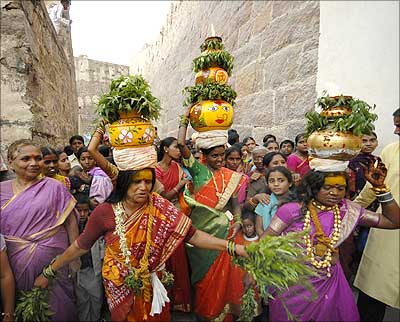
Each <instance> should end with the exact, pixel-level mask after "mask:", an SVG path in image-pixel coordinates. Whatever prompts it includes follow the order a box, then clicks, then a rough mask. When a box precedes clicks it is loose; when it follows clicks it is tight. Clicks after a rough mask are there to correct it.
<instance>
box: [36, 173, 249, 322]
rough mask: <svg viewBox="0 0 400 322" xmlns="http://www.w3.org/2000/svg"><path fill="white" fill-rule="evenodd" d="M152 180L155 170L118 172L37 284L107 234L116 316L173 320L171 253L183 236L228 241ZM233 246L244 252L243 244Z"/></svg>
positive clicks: (203, 243) (210, 245)
mask: <svg viewBox="0 0 400 322" xmlns="http://www.w3.org/2000/svg"><path fill="white" fill-rule="evenodd" d="M154 183H155V174H154V169H150V168H145V169H142V170H138V171H137V170H126V171H120V172H119V174H118V179H117V184H116V188H115V190H114V192H113V194H112V195H111V196H110V198H109V199H108V201H107V202H105V203H104V204H101V205H99V206H97V207H96V209H95V210H94V211H93V212H92V214H91V216H90V218H89V221H88V223H87V225H86V228H85V230H84V232H83V233H82V234H81V235H80V236H79V237H78V239H77V240H76V241H75V242H74V243H73V244H72V245H71V246H70V247H69V248H68V249H67V250H66V251H65V252H64V253H63V254H62V255H60V256H59V257H57V258H55V259H54V260H53V261H52V262H51V263H50V264H49V265H48V266H47V267H46V268H45V269H44V275H43V274H41V275H39V276H38V277H37V278H36V280H35V286H37V287H47V286H48V282H49V278H50V279H51V278H54V277H55V276H56V273H57V271H58V270H59V269H60V268H61V267H63V266H64V265H66V264H67V263H69V262H71V261H72V260H74V259H75V258H77V257H79V256H81V255H83V254H85V253H86V252H88V251H89V250H90V248H91V246H92V245H93V243H94V242H95V241H96V240H97V239H98V238H99V237H100V236H102V235H103V236H104V238H105V243H106V251H105V257H104V263H103V269H102V274H103V281H104V286H105V289H106V296H107V302H108V305H109V308H110V312H111V319H112V321H125V320H126V321H169V320H170V316H169V305H168V302H169V299H168V297H167V295H166V290H165V288H164V286H163V284H162V281H163V280H165V275H167V274H165V272H164V266H165V265H164V264H165V262H166V261H167V260H168V258H169V257H170V256H171V254H172V253H173V252H174V251H175V250H176V248H177V247H178V246H179V245H180V244H181V243H182V242H183V241H186V242H188V243H190V244H192V245H193V246H196V247H202V248H206V249H212V250H216V251H222V250H224V249H225V248H226V247H227V246H228V244H229V243H228V242H227V241H226V240H222V239H218V238H215V237H213V236H210V235H208V234H206V233H204V232H202V231H200V230H197V229H196V228H194V227H193V226H192V224H191V220H190V219H189V218H188V217H187V216H185V215H183V214H182V213H181V212H179V211H178V210H177V209H176V208H175V207H174V206H173V204H171V203H170V202H169V201H168V200H166V199H164V198H162V197H161V196H159V195H158V194H156V193H154V192H153V193H152V192H151V190H152V188H153V186H154ZM235 249H236V253H237V254H240V255H244V254H245V252H244V249H243V247H242V246H241V245H235ZM45 275H46V277H45ZM163 276H164V278H163ZM160 280H161V281H160Z"/></svg>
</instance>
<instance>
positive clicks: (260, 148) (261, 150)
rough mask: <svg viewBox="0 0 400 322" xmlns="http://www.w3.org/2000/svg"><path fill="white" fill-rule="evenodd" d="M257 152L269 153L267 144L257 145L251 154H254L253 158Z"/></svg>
mask: <svg viewBox="0 0 400 322" xmlns="http://www.w3.org/2000/svg"><path fill="white" fill-rule="evenodd" d="M257 152H263V153H265V154H267V153H268V150H267V148H266V147H265V146H259V145H258V146H256V147H255V148H254V150H253V152H251V155H252V156H253V159H254V154H255V153H257ZM265 154H264V155H265Z"/></svg>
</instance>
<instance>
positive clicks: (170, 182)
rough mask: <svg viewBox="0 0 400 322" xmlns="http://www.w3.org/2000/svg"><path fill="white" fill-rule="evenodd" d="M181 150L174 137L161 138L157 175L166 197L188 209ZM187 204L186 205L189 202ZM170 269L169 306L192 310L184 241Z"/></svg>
mask: <svg viewBox="0 0 400 322" xmlns="http://www.w3.org/2000/svg"><path fill="white" fill-rule="evenodd" d="M180 157H181V151H180V150H179V147H178V141H177V140H176V138H174V137H167V138H165V139H163V140H161V141H160V146H159V149H158V163H157V166H156V178H157V179H158V181H159V182H160V183H161V184H162V185H163V190H164V194H163V197H164V198H166V199H168V200H170V201H171V202H172V203H173V204H174V205H175V206H176V207H177V208H178V209H182V208H183V209H186V208H185V206H186V205H185V202H184V200H183V193H182V189H183V187H184V186H185V184H186V183H187V182H189V181H188V180H187V178H186V174H185V173H184V171H183V169H182V167H181V166H180V165H179V163H178V162H179V159H180ZM186 207H187V206H186ZM167 270H168V271H170V272H171V273H172V274H174V277H175V279H174V285H173V286H172V288H171V291H170V292H171V296H170V299H171V303H170V306H171V308H172V309H174V310H178V311H183V312H190V310H191V288H190V279H189V264H188V260H187V256H186V252H185V246H184V244H181V245H180V246H178V247H177V249H176V251H175V253H174V254H173V255H172V256H171V257H170V259H169V260H168V261H167Z"/></svg>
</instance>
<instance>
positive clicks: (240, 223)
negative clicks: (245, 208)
mask: <svg viewBox="0 0 400 322" xmlns="http://www.w3.org/2000/svg"><path fill="white" fill-rule="evenodd" d="M233 221H234V222H235V224H239V225H240V226H243V221H242V217H240V215H234V216H233Z"/></svg>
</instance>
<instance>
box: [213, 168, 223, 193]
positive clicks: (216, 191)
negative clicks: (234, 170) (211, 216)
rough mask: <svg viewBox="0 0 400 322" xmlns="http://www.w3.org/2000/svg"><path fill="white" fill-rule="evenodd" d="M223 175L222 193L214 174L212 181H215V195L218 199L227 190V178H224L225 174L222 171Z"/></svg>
mask: <svg viewBox="0 0 400 322" xmlns="http://www.w3.org/2000/svg"><path fill="white" fill-rule="evenodd" d="M221 175H222V190H221V192H220V191H219V190H218V185H217V181H216V180H215V176H214V174H212V180H213V183H214V187H215V194H216V195H217V197H218V198H221V196H222V194H223V193H224V191H225V188H226V187H225V176H224V173H223V172H222V171H221Z"/></svg>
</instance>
